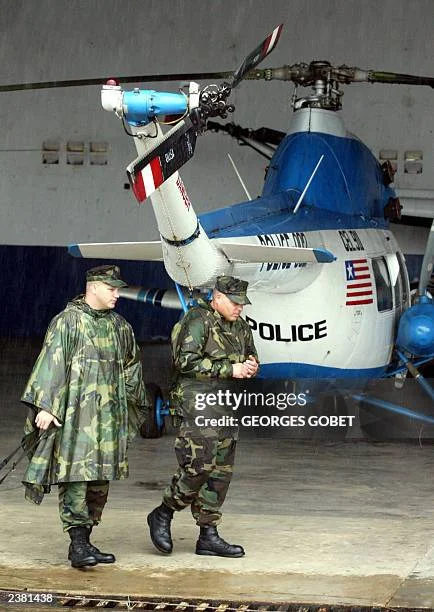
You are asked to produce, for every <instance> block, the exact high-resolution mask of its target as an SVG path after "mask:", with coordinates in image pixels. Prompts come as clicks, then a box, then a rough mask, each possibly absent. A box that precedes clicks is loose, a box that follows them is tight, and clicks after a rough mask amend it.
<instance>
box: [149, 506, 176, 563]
mask: <svg viewBox="0 0 434 612" xmlns="http://www.w3.org/2000/svg"><path fill="white" fill-rule="evenodd" d="M172 518H173V510H172V509H171V508H169V507H168V506H166V505H165V504H161V505H160V506H158V507H157V508H154V510H152V512H151V513H150V514H148V525H149V531H150V534H151V540H152V543H153V545H154V546H155V548H157V549H158V550H159V551H160V552H162V553H167V554H169V553H171V552H172V549H173V542H172V536H171V534H170V522H171V520H172Z"/></svg>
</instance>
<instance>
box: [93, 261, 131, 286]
mask: <svg viewBox="0 0 434 612" xmlns="http://www.w3.org/2000/svg"><path fill="white" fill-rule="evenodd" d="M120 274H121V271H120V269H119V268H118V266H97V267H96V268H91V269H90V270H88V271H87V272H86V282H87V283H91V282H92V281H101V282H103V283H106V285H111V286H112V287H128V285H127V283H125V282H124V281H123V280H122V279H121V276H120Z"/></svg>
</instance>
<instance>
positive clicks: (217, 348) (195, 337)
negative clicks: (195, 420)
mask: <svg viewBox="0 0 434 612" xmlns="http://www.w3.org/2000/svg"><path fill="white" fill-rule="evenodd" d="M198 304H199V305H198V306H197V307H194V308H191V309H190V310H189V311H188V312H187V313H186V315H185V316H184V317H183V318H182V319H181V321H179V322H178V323H176V324H175V326H174V328H173V331H172V355H173V363H174V368H175V377H174V382H173V385H172V389H171V402H172V405H173V408H174V409H175V410H176V412H177V413H178V414H179V415H181V416H182V417H183V418H184V426H185V425H186V424H187V422H188V417H192V416H193V415H194V414H195V403H194V402H195V396H196V393H207V392H211V391H213V388H217V386H219V387H220V388H222V387H225V386H226V385H227V384H228V382H229V380H233V379H232V372H233V369H232V364H234V363H240V362H243V361H245V360H246V359H247V358H248V356H249V355H253V356H254V357H256V359H258V355H257V352H256V348H255V345H254V343H253V336H252V332H251V330H250V327H249V326H248V324H247V323H246V322H245V321H244V319H241V318H239V319H237V320H236V321H227V320H226V319H225V318H224V317H223V316H222V315H221V314H220V313H218V312H217V311H216V310H214V309H213V308H212V306H211V305H210V304H209V303H208V302H205V301H203V300H201V299H199V300H198Z"/></svg>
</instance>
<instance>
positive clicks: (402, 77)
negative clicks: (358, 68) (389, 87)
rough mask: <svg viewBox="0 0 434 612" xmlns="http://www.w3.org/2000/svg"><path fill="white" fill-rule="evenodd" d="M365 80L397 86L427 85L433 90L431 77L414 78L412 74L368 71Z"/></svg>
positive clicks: (433, 82)
mask: <svg viewBox="0 0 434 612" xmlns="http://www.w3.org/2000/svg"><path fill="white" fill-rule="evenodd" d="M367 80H368V81H369V82H370V83H392V84H397V85H428V86H429V87H432V88H434V78H433V77H423V76H416V75H413V74H397V73H395V72H376V71H374V70H369V71H368V78H367Z"/></svg>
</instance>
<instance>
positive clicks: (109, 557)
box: [87, 527, 116, 563]
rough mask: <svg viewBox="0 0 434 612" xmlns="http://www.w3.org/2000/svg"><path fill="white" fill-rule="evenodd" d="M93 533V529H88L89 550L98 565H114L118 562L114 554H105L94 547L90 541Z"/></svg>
mask: <svg viewBox="0 0 434 612" xmlns="http://www.w3.org/2000/svg"><path fill="white" fill-rule="evenodd" d="M91 533H92V527H88V529H87V550H88V551H89V552H90V554H91V555H93V556H94V557H95V559H96V560H97V561H98V563H114V562H115V561H116V557H115V556H114V555H113V554H112V553H104V552H101V551H100V550H99V549H98V548H97V547H96V546H94V545H93V544H92V543H91V541H90V534H91Z"/></svg>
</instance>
